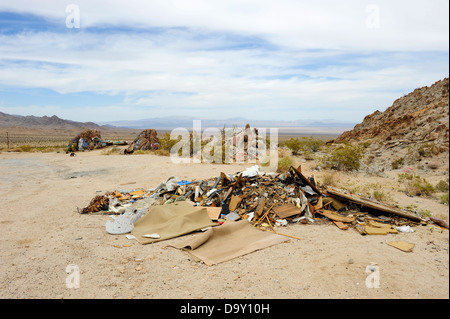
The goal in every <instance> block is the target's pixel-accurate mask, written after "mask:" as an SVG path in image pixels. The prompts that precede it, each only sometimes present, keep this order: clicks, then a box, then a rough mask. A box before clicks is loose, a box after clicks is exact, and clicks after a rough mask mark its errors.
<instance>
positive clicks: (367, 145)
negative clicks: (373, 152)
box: [361, 141, 372, 148]
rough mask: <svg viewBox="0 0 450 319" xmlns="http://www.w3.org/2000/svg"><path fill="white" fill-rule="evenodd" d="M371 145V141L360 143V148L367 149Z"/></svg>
mask: <svg viewBox="0 0 450 319" xmlns="http://www.w3.org/2000/svg"><path fill="white" fill-rule="evenodd" d="M371 144H372V142H371V141H365V142H362V143H361V147H363V148H368V147H369V146H370V145H371Z"/></svg>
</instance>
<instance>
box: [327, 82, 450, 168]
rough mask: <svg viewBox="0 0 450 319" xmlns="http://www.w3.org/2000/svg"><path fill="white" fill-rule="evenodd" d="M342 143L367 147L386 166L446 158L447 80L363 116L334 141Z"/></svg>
mask: <svg viewBox="0 0 450 319" xmlns="http://www.w3.org/2000/svg"><path fill="white" fill-rule="evenodd" d="M344 140H346V141H350V142H358V143H364V144H365V145H366V146H367V145H370V147H368V149H367V150H368V153H369V154H371V155H372V156H374V157H375V158H381V157H382V158H384V159H385V162H386V164H389V163H392V161H394V160H396V159H397V160H398V161H399V162H405V164H410V163H412V162H413V161H417V160H420V158H421V157H429V158H432V157H442V156H441V155H443V156H444V157H447V159H448V153H449V79H448V78H445V79H443V80H440V81H438V82H436V83H434V84H433V85H432V86H430V87H428V86H425V87H422V88H417V89H415V90H414V91H413V92H411V93H409V94H407V95H405V96H403V97H401V98H399V99H397V100H396V101H394V103H393V104H392V106H390V107H389V108H387V109H386V110H385V111H384V112H380V111H376V112H374V113H372V114H370V115H368V116H366V117H365V118H364V120H363V122H362V123H360V124H357V125H356V126H355V127H354V128H353V129H352V130H350V131H346V132H344V133H343V134H342V135H341V136H339V137H338V138H337V139H335V140H334V141H333V142H335V143H339V142H342V141H344ZM402 159H404V161H403V160H402ZM408 162H409V163H408Z"/></svg>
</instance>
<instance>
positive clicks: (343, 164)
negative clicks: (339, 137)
mask: <svg viewBox="0 0 450 319" xmlns="http://www.w3.org/2000/svg"><path fill="white" fill-rule="evenodd" d="M363 156H364V148H363V147H361V146H354V145H351V144H349V143H345V144H340V145H338V146H336V147H334V148H332V149H331V151H329V153H328V154H326V155H325V156H324V157H323V159H322V164H323V165H324V166H325V167H329V168H336V169H338V170H345V171H353V170H358V169H359V168H360V166H361V159H362V158H363Z"/></svg>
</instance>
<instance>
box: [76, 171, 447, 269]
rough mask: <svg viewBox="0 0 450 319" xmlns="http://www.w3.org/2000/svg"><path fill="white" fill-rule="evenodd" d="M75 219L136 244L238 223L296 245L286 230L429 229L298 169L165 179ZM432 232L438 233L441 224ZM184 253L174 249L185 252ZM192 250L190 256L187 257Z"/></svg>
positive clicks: (100, 201) (98, 203)
mask: <svg viewBox="0 0 450 319" xmlns="http://www.w3.org/2000/svg"><path fill="white" fill-rule="evenodd" d="M78 211H79V213H81V214H107V215H111V216H110V218H111V220H108V221H107V222H106V225H105V226H106V231H107V232H108V233H111V234H131V235H132V236H134V237H130V238H136V239H137V241H138V242H140V243H141V244H148V243H153V242H157V241H162V240H167V239H171V238H176V237H180V236H183V235H186V234H190V233H194V232H203V234H200V235H199V236H206V235H205V234H206V233H209V234H212V232H214V231H212V230H211V228H214V229H215V228H216V227H219V228H220V227H224V225H229V224H231V223H238V222H245V223H246V224H247V225H250V226H252V227H253V228H255V230H258V231H265V232H271V233H273V234H275V235H278V236H281V237H283V238H285V239H286V238H294V239H300V238H299V237H296V236H293V235H287V234H283V233H282V231H280V229H283V228H284V227H286V226H288V225H289V224H304V225H307V224H330V225H335V226H336V227H338V228H339V229H341V230H342V231H349V229H354V230H355V231H357V232H359V233H360V234H361V235H388V234H398V233H410V232H414V229H413V228H414V227H415V226H418V225H426V224H428V223H429V222H436V220H434V221H433V220H431V219H425V218H423V217H421V216H419V215H417V214H415V213H413V212H410V211H407V210H403V209H400V208H398V207H394V206H391V205H387V204H384V203H380V202H377V201H373V200H370V199H367V198H362V197H360V196H357V195H355V194H350V193H346V192H343V191H340V190H337V189H334V188H331V187H327V186H326V185H318V184H316V182H315V179H314V178H311V177H310V178H307V177H305V176H304V175H303V174H302V172H301V166H300V167H298V168H294V167H293V166H291V167H290V168H289V170H288V171H287V172H285V173H263V172H260V170H259V167H258V166H257V165H254V166H252V167H249V168H247V169H246V170H244V171H243V172H238V173H236V174H229V175H228V174H225V173H223V172H221V173H220V174H219V175H218V176H215V177H212V178H209V179H205V180H192V181H187V180H180V179H179V178H177V177H176V176H171V177H169V178H168V179H167V180H166V181H162V182H161V183H160V184H159V185H157V186H156V187H155V188H152V189H117V190H115V191H112V192H107V193H105V194H103V195H97V196H95V197H94V198H93V199H92V200H91V202H90V203H89V205H88V206H86V207H85V208H83V209H82V210H78ZM436 224H440V225H441V227H443V226H445V225H444V224H442V222H441V221H440V220H437V222H436ZM442 225H443V226H442ZM228 227H230V226H227V228H228ZM447 227H448V225H447ZM230 229H233V228H232V227H231V228H230ZM237 229H241V228H239V227H238V228H237ZM246 229H248V227H246ZM233 231H234V230H233ZM234 236H240V234H238V233H235V234H234ZM127 238H128V237H127ZM277 238H278V237H277ZM187 246H189V245H187V244H186V245H185V246H183V247H181V246H179V247H178V248H180V249H181V248H182V249H184V250H186V247H187ZM190 247H191V246H190ZM255 247H258V246H257V245H256V246H255ZM258 249H259V248H258ZM195 250H196V249H195V248H192V247H191V248H189V251H190V253H191V254H193V253H194V251H195ZM250 250H251V249H250ZM242 251H247V249H244V250H242ZM230 255H232V254H231V253H230ZM205 258H206V259H207V258H208V257H205ZM200 259H201V258H200ZM225 259H227V258H225ZM214 262H215V261H214Z"/></svg>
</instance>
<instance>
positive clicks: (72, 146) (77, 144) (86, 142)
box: [66, 129, 127, 153]
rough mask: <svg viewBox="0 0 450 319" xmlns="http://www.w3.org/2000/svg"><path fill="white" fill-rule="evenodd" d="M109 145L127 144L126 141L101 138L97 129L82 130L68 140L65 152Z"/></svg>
mask: <svg viewBox="0 0 450 319" xmlns="http://www.w3.org/2000/svg"><path fill="white" fill-rule="evenodd" d="M109 145H127V142H126V141H116V142H113V141H110V140H103V139H102V137H101V134H100V131H98V130H89V129H88V130H84V131H82V132H81V133H80V134H78V135H77V136H75V138H74V139H73V140H72V141H70V142H69V145H68V146H67V151H66V153H69V152H76V151H81V152H84V151H85V150H94V149H100V148H104V147H106V146H109Z"/></svg>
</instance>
